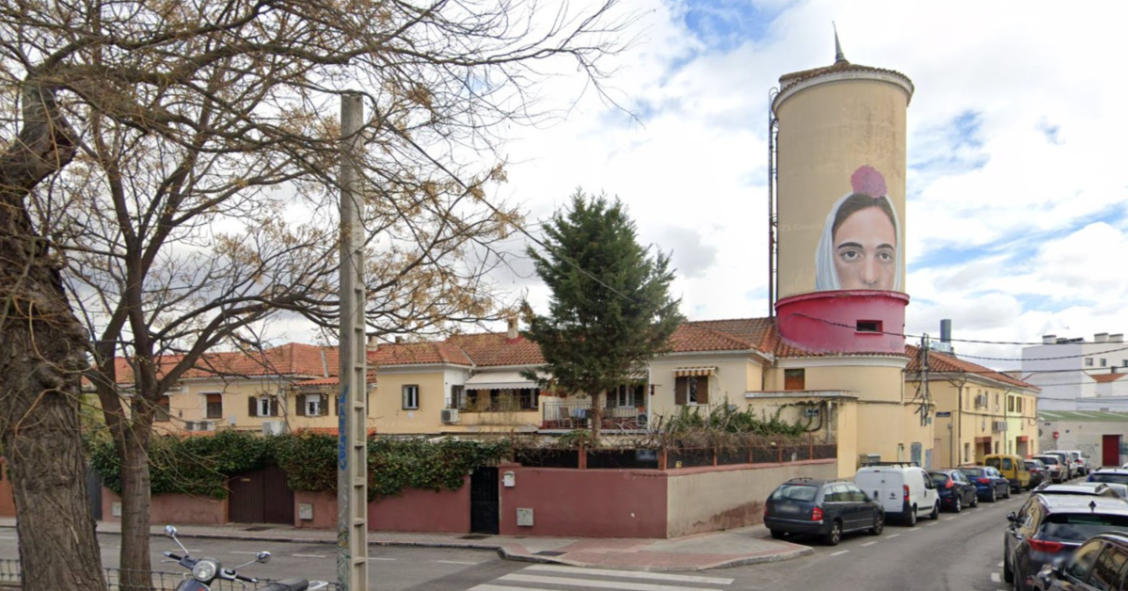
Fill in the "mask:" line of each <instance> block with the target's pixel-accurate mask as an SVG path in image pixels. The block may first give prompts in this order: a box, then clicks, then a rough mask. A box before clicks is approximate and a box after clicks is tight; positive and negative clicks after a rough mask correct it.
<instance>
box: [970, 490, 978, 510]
mask: <svg viewBox="0 0 1128 591" xmlns="http://www.w3.org/2000/svg"><path fill="white" fill-rule="evenodd" d="M971 506H972V507H978V506H979V493H975V494H973V495H971Z"/></svg>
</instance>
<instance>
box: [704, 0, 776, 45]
mask: <svg viewBox="0 0 1128 591" xmlns="http://www.w3.org/2000/svg"><path fill="white" fill-rule="evenodd" d="M779 14H780V10H779V9H778V8H775V9H769V8H765V7H763V6H758V5H757V3H755V2H750V1H749V0H743V1H742V0H692V1H691V2H687V3H686V5H685V12H684V14H683V15H682V22H683V23H684V24H685V26H686V28H688V29H689V30H690V32H692V33H693V35H694V36H695V37H697V39H698V40H699V41H701V43H703V44H704V45H705V46H706V47H708V48H709V49H711V50H719V51H730V50H732V49H735V48H737V47H740V46H741V45H743V44H745V43H748V42H752V43H758V42H760V41H763V40H764V39H766V38H767V37H768V33H769V31H770V29H771V25H772V22H774V21H775V18H776V17H777V16H779Z"/></svg>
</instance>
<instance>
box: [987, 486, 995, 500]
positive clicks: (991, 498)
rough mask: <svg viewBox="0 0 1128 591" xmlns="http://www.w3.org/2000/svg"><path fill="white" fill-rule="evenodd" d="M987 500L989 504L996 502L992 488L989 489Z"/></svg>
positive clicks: (993, 488)
mask: <svg viewBox="0 0 1128 591" xmlns="http://www.w3.org/2000/svg"><path fill="white" fill-rule="evenodd" d="M987 500H988V501H990V502H992V503H994V502H995V500H996V497H995V487H993V486H992V487H991V494H990V496H988V497H987Z"/></svg>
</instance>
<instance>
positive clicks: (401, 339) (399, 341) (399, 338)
mask: <svg viewBox="0 0 1128 591" xmlns="http://www.w3.org/2000/svg"><path fill="white" fill-rule="evenodd" d="M402 342H403V337H401V336H399V335H396V344H397V345H398V344H400V343H402Z"/></svg>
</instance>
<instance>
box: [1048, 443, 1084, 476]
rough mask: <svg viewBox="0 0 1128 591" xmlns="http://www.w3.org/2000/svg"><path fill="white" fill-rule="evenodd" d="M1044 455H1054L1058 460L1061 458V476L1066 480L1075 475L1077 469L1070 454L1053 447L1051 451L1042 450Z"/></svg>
mask: <svg viewBox="0 0 1128 591" xmlns="http://www.w3.org/2000/svg"><path fill="white" fill-rule="evenodd" d="M1044 455H1048V456H1055V457H1057V458H1058V459H1059V460H1061V470H1062V473H1063V478H1065V479H1066V480H1070V479H1072V478H1073V477H1074V476H1077V469H1076V466H1074V464H1073V455H1072V454H1070V453H1067V452H1064V451H1061V450H1056V449H1055V450H1052V451H1047V452H1044Z"/></svg>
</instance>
